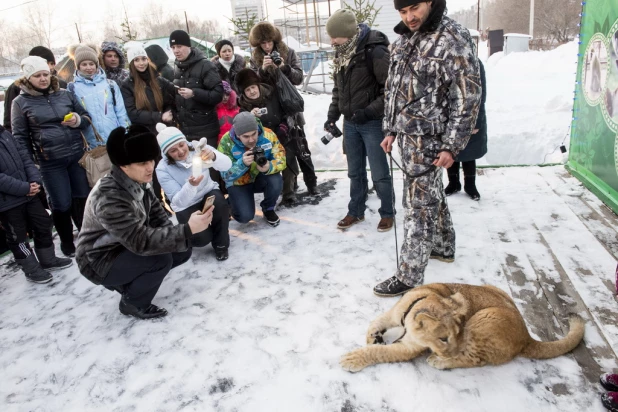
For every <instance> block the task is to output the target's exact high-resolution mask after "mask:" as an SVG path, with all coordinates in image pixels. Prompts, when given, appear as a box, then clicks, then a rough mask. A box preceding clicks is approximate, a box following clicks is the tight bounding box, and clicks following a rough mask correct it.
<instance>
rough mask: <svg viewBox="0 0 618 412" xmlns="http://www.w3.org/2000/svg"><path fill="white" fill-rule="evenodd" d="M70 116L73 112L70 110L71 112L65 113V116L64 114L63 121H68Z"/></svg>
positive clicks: (71, 116)
mask: <svg viewBox="0 0 618 412" xmlns="http://www.w3.org/2000/svg"><path fill="white" fill-rule="evenodd" d="M72 118H73V112H71V113H69V114H67V115H66V116H64V119H63V121H65V122H68V121H69V120H71V119H72Z"/></svg>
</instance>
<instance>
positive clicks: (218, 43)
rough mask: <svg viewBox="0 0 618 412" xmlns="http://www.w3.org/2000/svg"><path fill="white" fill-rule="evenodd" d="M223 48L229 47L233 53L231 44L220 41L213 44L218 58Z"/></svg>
mask: <svg viewBox="0 0 618 412" xmlns="http://www.w3.org/2000/svg"><path fill="white" fill-rule="evenodd" d="M223 46H230V47H231V48H232V52H234V45H233V44H232V42H231V41H229V40H225V39H222V40H219V41H218V42H216V43H215V50H216V51H217V54H218V55H219V56H221V49H222V48H223Z"/></svg>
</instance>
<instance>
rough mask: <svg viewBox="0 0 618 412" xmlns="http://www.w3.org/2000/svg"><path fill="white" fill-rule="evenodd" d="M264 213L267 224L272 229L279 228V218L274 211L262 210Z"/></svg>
mask: <svg viewBox="0 0 618 412" xmlns="http://www.w3.org/2000/svg"><path fill="white" fill-rule="evenodd" d="M262 213H264V218H265V219H266V223H268V224H269V225H271V226H272V227H277V226H279V222H280V220H279V216H277V214H276V213H275V211H274V210H262Z"/></svg>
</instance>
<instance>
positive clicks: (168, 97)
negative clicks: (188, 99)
mask: <svg viewBox="0 0 618 412" xmlns="http://www.w3.org/2000/svg"><path fill="white" fill-rule="evenodd" d="M156 82H157V84H158V86H159V88H160V89H161V94H162V95H163V112H166V111H168V110H170V109H171V110H174V111H175V109H176V104H175V96H176V88H175V87H174V85H173V84H172V83H171V82H169V81H167V80H165V79H164V78H163V77H161V76H158V77H157V78H156ZM120 91H121V92H122V98H123V99H124V107H125V108H126V109H127V114H128V115H129V120H131V124H141V125H144V126H146V127H147V128H148V129H149V130H150V131H151V132H152V133H154V134H155V135H156V134H157V129H156V125H157V123H160V122H162V120H161V115H162V112H160V111H158V110H157V104H156V102H155V98H154V94H153V92H152V87H150V83H148V84H147V86H146V97H147V98H148V101H149V102H150V107H151V108H152V110H146V109H143V110H140V109H138V108H137V107H136V106H135V82H134V81H133V77H129V78H128V79H127V80H125V81H124V82H122V84H121V85H120Z"/></svg>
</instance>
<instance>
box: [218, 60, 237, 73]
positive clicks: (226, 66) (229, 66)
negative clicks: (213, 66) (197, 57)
mask: <svg viewBox="0 0 618 412" xmlns="http://www.w3.org/2000/svg"><path fill="white" fill-rule="evenodd" d="M219 63H221V66H223V67H225V70H227V71H228V72H229V71H230V69H231V68H232V63H234V56H232V60H230V61H229V62H228V61H225V60H223V59H222V58H221V57H219Z"/></svg>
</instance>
